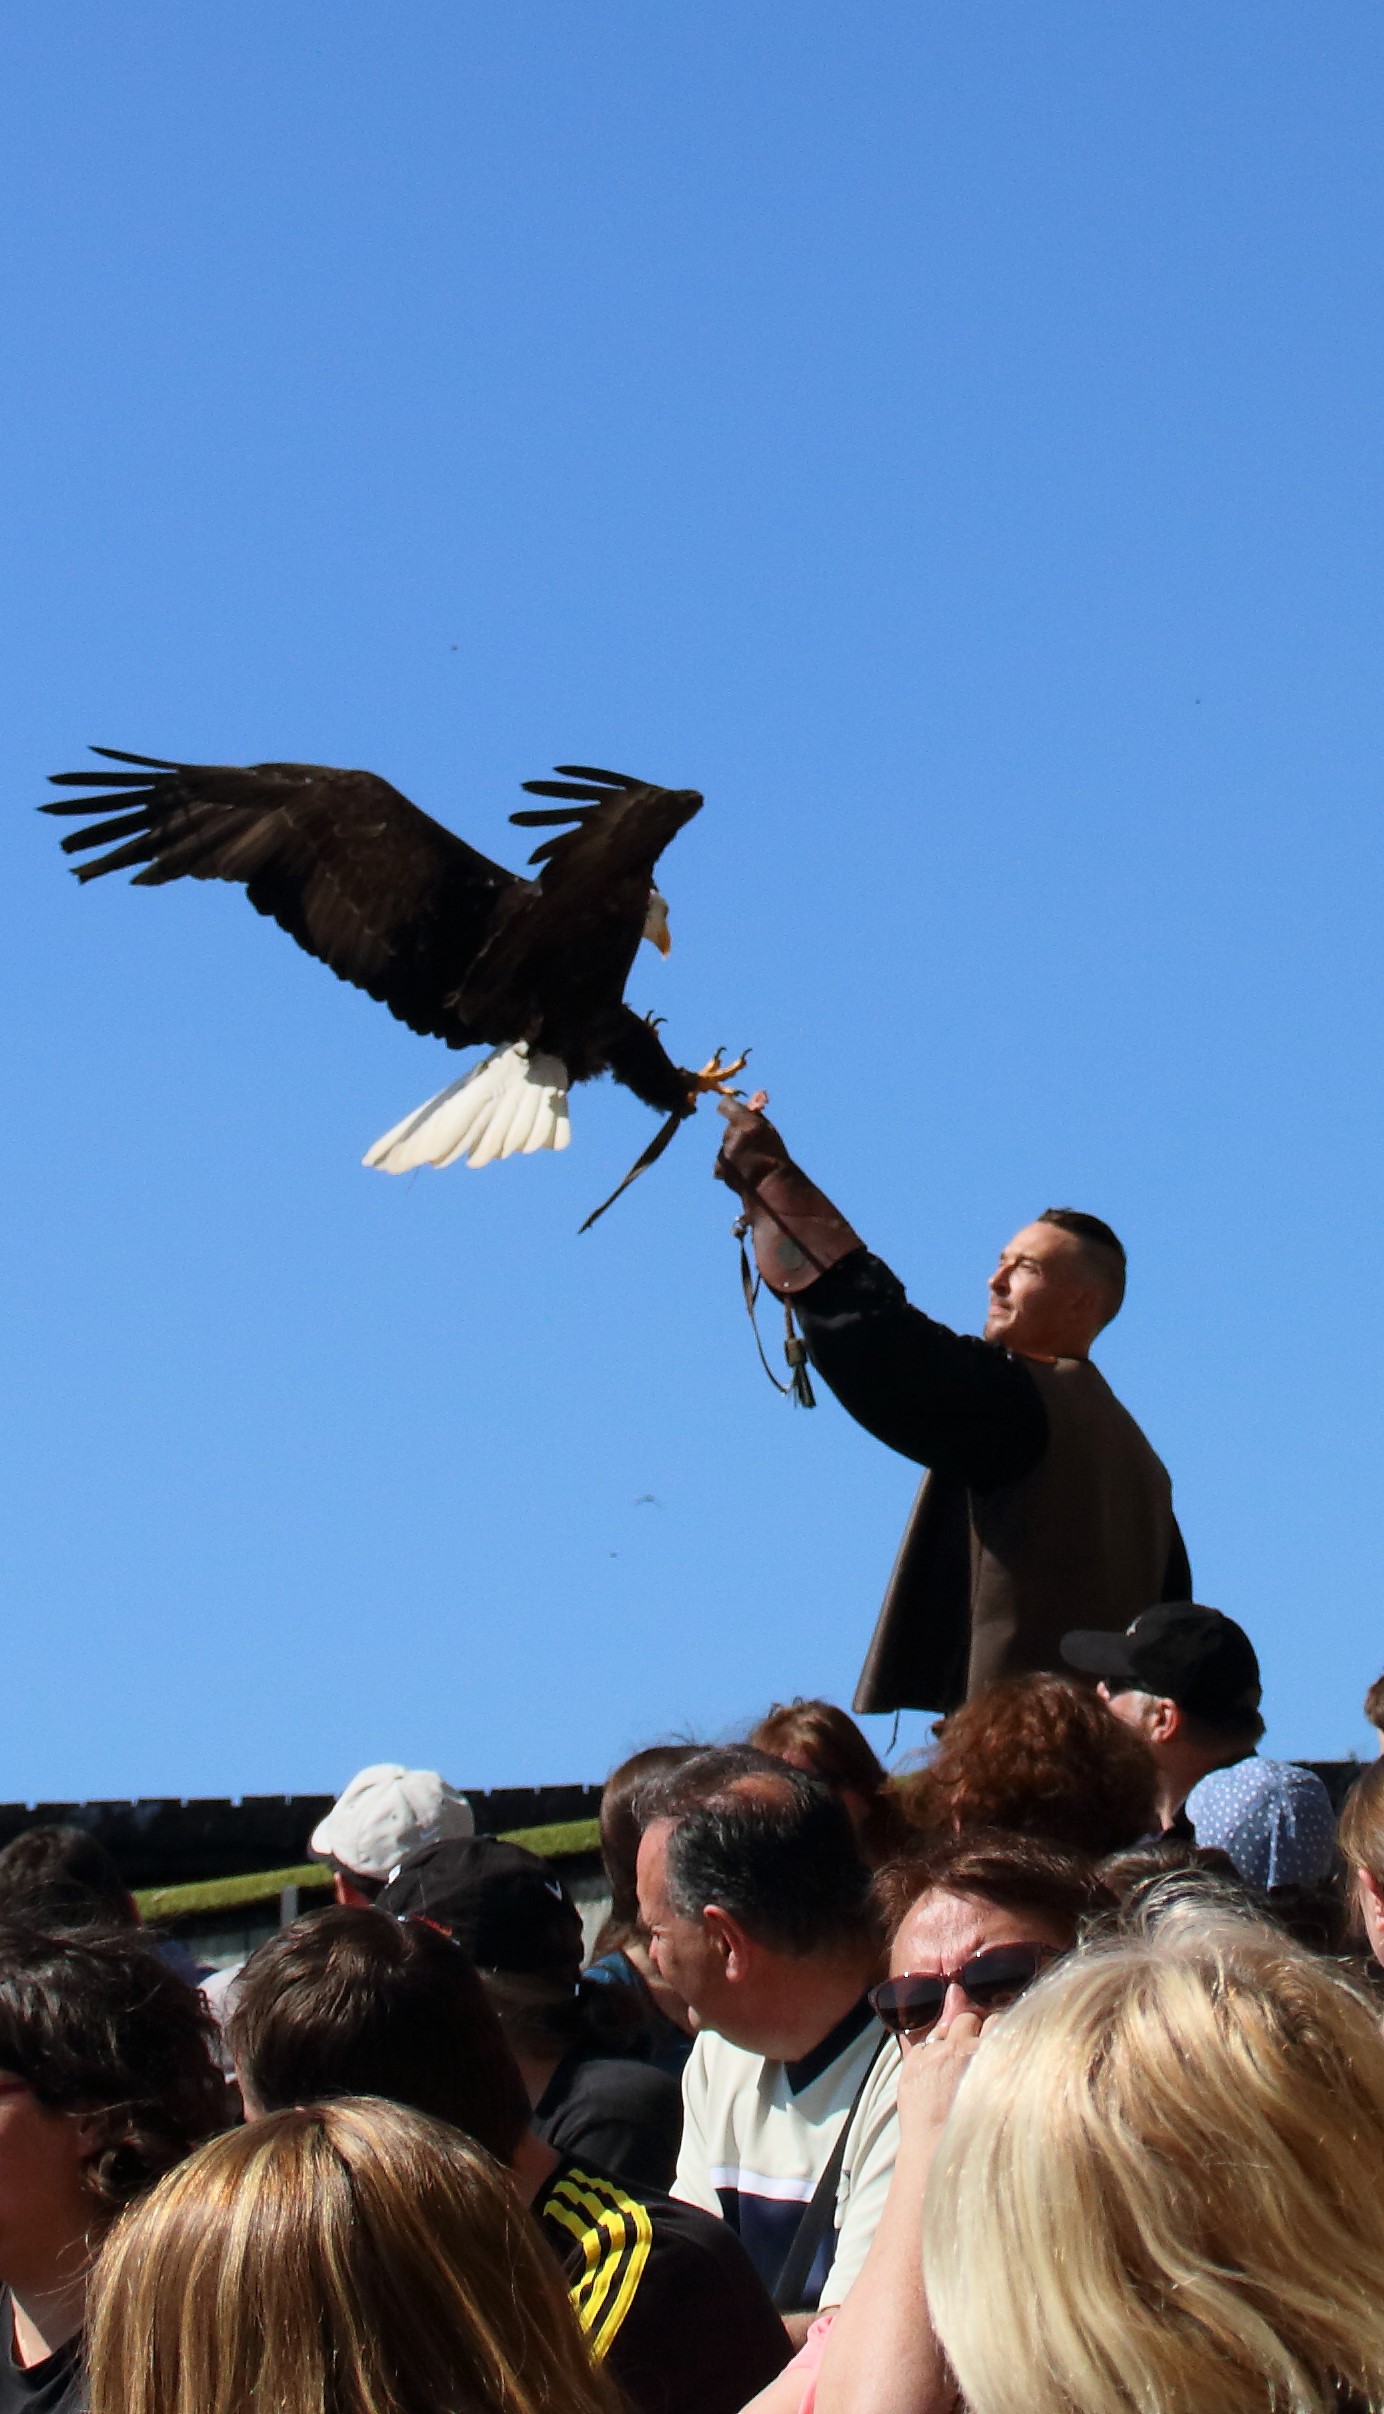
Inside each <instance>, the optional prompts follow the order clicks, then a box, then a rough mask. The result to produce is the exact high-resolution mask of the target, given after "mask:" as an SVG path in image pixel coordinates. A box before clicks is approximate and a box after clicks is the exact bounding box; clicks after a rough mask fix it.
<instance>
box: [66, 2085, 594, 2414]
mask: <svg viewBox="0 0 1384 2414" xmlns="http://www.w3.org/2000/svg"><path fill="white" fill-rule="evenodd" d="M87 2337H88V2356H89V2369H90V2388H91V2400H90V2403H91V2414H245V2409H246V2408H248V2407H250V2406H256V2407H263V2408H265V2409H266V2414H268V2410H269V2409H272V2414H440V2410H442V2409H446V2414H501V2410H503V2414H614V2409H615V2402H616V2401H615V2399H614V2397H613V2395H612V2392H611V2389H610V2385H609V2383H607V2382H606V2381H604V2380H603V2379H601V2378H600V2377H599V2376H598V2375H597V2374H596V2372H595V2370H594V2368H593V2366H592V2365H591V2363H590V2360H589V2358H588V2355H587V2352H586V2348H585V2346H584V2344H583V2341H582V2338H581V2334H580V2331H579V2330H578V2327H577V2322H576V2317H575V2315H574V2314H573V2312H572V2309H571V2307H570V2305H569V2303H568V2301H567V2295H566V2290H565V2289H564V2286H563V2282H562V2275H561V2273H560V2271H559V2270H558V2267H557V2264H556V2262H555V2261H554V2259H553V2257H552V2256H551V2254H550V2253H549V2252H548V2250H547V2248H546V2247H545V2246H544V2244H543V2242H542V2240H541V2238H540V2237H539V2236H538V2235H537V2233H536V2232H535V2230H534V2227H533V2224H532V2222H531V2220H530V2218H529V2215H528V2213H527V2212H526V2210H525V2209H524V2207H523V2206H522V2205H521V2203H520V2201H519V2199H518V2197H517V2196H516V2195H515V2193H514V2190H513V2188H512V2187H511V2186H510V2183H509V2181H508V2179H507V2178H506V2177H505V2175H504V2173H503V2172H502V2171H501V2170H500V2169H499V2166H498V2165H497V2164H495V2163H493V2162H492V2161H491V2160H490V2158H489V2156H488V2155H487V2154H485V2153H484V2152H483V2151H482V2150H481V2149H480V2148H479V2147H478V2146H474V2145H472V2143H471V2141H470V2140H469V2139H468V2138H465V2137H463V2136H462V2135H461V2133H460V2132H459V2131H458V2130H455V2129H451V2128H448V2127H447V2126H446V2125H445V2124H444V2123H442V2122H441V2121H433V2120H429V2119H427V2118H426V2117H425V2115H423V2114H422V2113H417V2112H410V2111H406V2110H405V2109H404V2107H403V2106H401V2105H397V2104H387V2103H384V2102H382V2101H381V2100H379V2099H377V2098H374V2097H342V2098H340V2099H339V2100H338V2101H337V2102H335V2103H331V2104H321V2105H310V2106H306V2107H304V2106H298V2107H295V2108H294V2109H293V2110H291V2111H285V2112H277V2113H271V2114H269V2115H268V2116H267V2117H266V2118H265V2119H263V2120H259V2121H255V2122H253V2123H252V2124H251V2125H250V2126H249V2127H248V2128H245V2129H238V2130H233V2131H232V2132H230V2134H229V2135H227V2136H224V2137H219V2138H215V2139H214V2140H213V2141H212V2142H211V2143H210V2144H209V2145H206V2146H204V2147H202V2148H201V2149H200V2151H199V2152H198V2153H196V2154H194V2155H192V2156H191V2157H190V2159H189V2160H188V2161H187V2162H185V2163H182V2164H180V2165H179V2167H178V2168H177V2169H176V2170H174V2171H171V2172H170V2173H169V2174H168V2175H167V2177H166V2178H164V2179H163V2180H162V2181H161V2182H160V2183H159V2185H158V2187H156V2188H155V2189H154V2190H153V2191H152V2193H151V2194H150V2195H148V2196H147V2197H145V2198H144V2199H143V2200H142V2202H141V2203H140V2204H138V2205H137V2206H135V2207H134V2208H132V2210H131V2211H130V2212H129V2213H128V2214H127V2215H126V2216H125V2218H124V2219H123V2220H122V2221H120V2222H119V2223H118V2225H117V2226H116V2228H115V2230H114V2231H113V2233H112V2235H111V2237H110V2239H109V2240H108V2242H107V2244H106V2246H105V2248H104V2250H103V2252H102V2255H101V2258H100V2262H99V2264H98V2266H97V2273H96V2280H95V2285H94V2289H93V2294H92V2299H91V2306H90V2312H89V2321H88V2333H87Z"/></svg>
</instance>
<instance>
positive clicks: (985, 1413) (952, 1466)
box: [793, 1249, 1048, 1492]
mask: <svg viewBox="0 0 1384 2414" xmlns="http://www.w3.org/2000/svg"><path fill="white" fill-rule="evenodd" d="M793 1305H794V1308H795V1309H796V1311H797V1315H798V1319H799V1322H800V1323H801V1325H802V1329H803V1335H804V1338H805V1339H806V1342H807V1346H808V1349H809V1351H810V1353H811V1357H812V1363H813V1365H814V1366H815V1367H816V1368H817V1370H818V1372H819V1373H820V1375H821V1376H822V1379H823V1381H824V1382H826V1383H829V1384H830V1386H831V1388H832V1390H833V1391H834V1392H835V1394H836V1397H837V1399H838V1400H839V1401H840V1402H841V1405H842V1407H843V1408H844V1409H846V1410H847V1411H848V1413H849V1414H850V1415H851V1416H853V1417H854V1418H855V1420H856V1423H857V1424H858V1425H863V1426H864V1427H865V1430H866V1432H867V1433H872V1434H873V1435H874V1436H875V1439H876V1440H877V1441H880V1442H884V1443H886V1444H887V1446H888V1447H889V1449H891V1450H898V1451H900V1452H901V1453H902V1455H903V1456H904V1457H905V1458H911V1459H915V1460H916V1461H917V1463H918V1465H919V1466H920V1467H934V1468H936V1470H937V1472H938V1473H939V1474H941V1475H949V1476H953V1477H954V1478H955V1479H956V1480H957V1482H959V1483H963V1484H966V1485H969V1486H970V1487H971V1488H972V1489H974V1490H975V1491H977V1492H988V1491H992V1490H993V1489H994V1487H995V1486H996V1485H997V1484H1012V1483H1017V1482H1018V1481H1019V1479H1020V1477H1021V1476H1024V1475H1027V1474H1028V1473H1029V1471H1030V1469H1031V1468H1033V1467H1036V1466H1037V1464H1038V1461H1039V1459H1040V1458H1041V1457H1042V1455H1043V1452H1044V1450H1045V1449H1046V1448H1047V1443H1048V1419H1047V1411H1046V1409H1045V1408H1044V1406H1043V1402H1042V1399H1041V1397H1040V1395H1039V1391H1038V1386H1037V1384H1036V1383H1035V1382H1034V1380H1033V1377H1032V1375H1031V1374H1030V1373H1029V1371H1028V1368H1027V1367H1026V1366H1025V1365H1024V1363H1023V1360H1022V1359H1021V1358H1014V1357H1011V1356H1010V1354H1009V1352H1008V1351H1007V1350H1003V1349H1000V1348H998V1347H997V1345H996V1344H995V1343H994V1342H993V1341H981V1340H979V1339H978V1338H977V1337H976V1336H975V1335H974V1334H972V1333H954V1332H952V1330H951V1328H950V1326H949V1325H945V1324H938V1323H937V1322H936V1321H935V1319H934V1318H933V1317H931V1316H925V1315H924V1314H923V1312H922V1309H921V1308H915V1307H912V1306H911V1305H910V1304H909V1300H908V1295H907V1293H906V1292H905V1290H904V1287H903V1284H902V1283H901V1282H900V1281H899V1278H898V1276H897V1274H893V1273H891V1272H890V1269H889V1268H888V1266H886V1265H885V1264H884V1263H883V1261H882V1259H880V1258H878V1257H875V1256H873V1255H872V1253H871V1252H870V1251H869V1250H868V1249H855V1250H853V1251H852V1252H851V1255H850V1256H849V1257H843V1258H842V1259H841V1260H840V1262H839V1264H837V1265H834V1266H832V1267H830V1268H829V1269H828V1271H827V1272H826V1273H825V1274H823V1275H820V1276H819V1277H818V1279H817V1281H816V1282H814V1283H813V1284H811V1285H810V1287H809V1288H808V1289H807V1290H805V1291H801V1292H799V1294H798V1296H797V1298H796V1299H795V1300H794V1302H793Z"/></svg>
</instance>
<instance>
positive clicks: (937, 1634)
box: [716, 1098, 1191, 1711]
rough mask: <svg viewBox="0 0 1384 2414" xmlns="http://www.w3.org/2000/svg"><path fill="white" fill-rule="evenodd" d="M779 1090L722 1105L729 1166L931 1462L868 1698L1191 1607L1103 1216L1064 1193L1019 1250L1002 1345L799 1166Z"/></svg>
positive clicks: (833, 1373) (930, 1691)
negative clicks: (949, 1307) (917, 1278)
mask: <svg viewBox="0 0 1384 2414" xmlns="http://www.w3.org/2000/svg"><path fill="white" fill-rule="evenodd" d="M762 1103H763V1100H762V1098H760V1099H756V1100H755V1101H753V1102H752V1103H751V1105H749V1106H740V1105H737V1104H728V1105H727V1106H726V1107H724V1108H723V1109H722V1112H723V1113H724V1114H725V1117H726V1121H727V1125H728V1130H727V1135H726V1139H725V1141H724V1144H723V1146H722V1149H721V1154H720V1156H719V1158H718V1159H717V1163H716V1171H717V1174H718V1175H719V1177H720V1179H721V1180H722V1181H724V1182H726V1183H728V1184H729V1185H730V1187H731V1189H732V1190H734V1191H736V1192H737V1193H738V1195H739V1197H740V1199H741V1202H742V1205H743V1207H744V1210H745V1216H746V1220H747V1223H748V1227H749V1231H750V1234H751V1237H752V1239H753V1244H754V1250H755V1259H756V1263H757V1265H758V1267H759V1271H760V1273H761V1275H762V1276H763V1278H764V1281H765V1283H766V1285H767V1286H768V1288H769V1289H770V1290H771V1291H773V1292H774V1293H775V1294H776V1295H777V1296H778V1297H779V1298H781V1299H787V1300H789V1301H791V1303H792V1307H793V1310H794V1312H795V1314H796V1315H797V1318H798V1321H799V1323H800V1325H801V1327H802V1330H803V1334H804V1336H805V1338H806V1341H807V1346H808V1350H809V1352H810V1354H811V1358H812V1363H813V1365H814V1366H815V1367H816V1368H817V1370H818V1372H819V1373H820V1374H821V1375H822V1377H823V1378H824V1380H825V1381H826V1382H827V1383H829V1384H830V1386H831V1388H832V1390H833V1391H834V1392H835V1393H836V1396H837V1398H838V1399H839V1400H840V1402H841V1404H842V1406H843V1407H844V1408H846V1409H848V1410H849V1412H850V1414H851V1415H852V1416H853V1417H854V1418H855V1419H856V1421H857V1423H858V1424H861V1425H863V1426H865V1428H866V1430H867V1431H868V1432H870V1433H873V1434H874V1435H876V1437H877V1438H878V1439H879V1440H880V1441H882V1442H887V1443H888V1445H889V1447H890V1448H891V1449H893V1450H898V1451H901V1452H902V1454H903V1455H904V1457H906V1458H911V1459H915V1460H917V1461H918V1463H919V1464H920V1465H922V1466H924V1467H926V1468H928V1469H929V1470H930V1472H929V1473H928V1475H927V1476H926V1478H925V1479H924V1482H923V1484H922V1487H921V1489H920V1491H919V1493H918V1496H917V1499H916V1501H915V1503H914V1506H913V1511H912V1514H911V1516H910V1518H909V1521H908V1525H907V1528H906V1529H905V1533H904V1538H903V1542H902V1545H901V1547H900V1550H899V1555H898V1558H897V1560H896V1562H895V1565H894V1571H893V1574H892V1575H891V1577H890V1579H889V1585H888V1589H887V1591H886V1593H885V1596H884V1603H883V1607H882V1608H881V1610H880V1614H879V1620H878V1623H877V1624H876V1627H875V1632H874V1636H873V1639H872V1641H871V1644H870V1648H869V1651H868V1653H867V1655H866V1660H865V1665H864V1668H863V1669H862V1671H861V1676H860V1682H859V1684H858V1686H857V1688H856V1694H855V1705H854V1706H855V1708H856V1709H857V1710H863V1711H871V1710H875V1711H878V1710H900V1709H911V1710H950V1709H954V1708H955V1707H956V1705H957V1704H958V1703H959V1702H961V1701H963V1700H966V1699H969V1698H970V1697H971V1696H973V1695H974V1694H976V1693H979V1692H982V1691H983V1690H984V1688H985V1687H986V1686H987V1685H991V1684H994V1683H996V1682H998V1681H999V1680H1000V1679H1001V1678H1004V1677H1010V1676H1020V1675H1025V1674H1027V1673H1029V1672H1030V1671H1032V1670H1034V1669H1061V1668H1062V1667H1063V1661H1062V1656H1061V1640H1062V1636H1063V1634H1064V1633H1065V1632H1066V1631H1067V1630H1068V1629H1069V1628H1070V1627H1072V1626H1074V1625H1078V1624H1079V1625H1081V1626H1082V1627H1085V1628H1099V1629H1104V1630H1106V1631H1109V1632H1120V1631H1123V1629H1124V1628H1125V1627H1126V1626H1128V1625H1129V1623H1130V1621H1131V1619H1133V1618H1135V1617H1137V1616H1138V1615H1139V1613H1140V1612H1141V1611H1142V1610H1145V1609H1147V1608H1148V1606H1149V1603H1150V1602H1151V1601H1166V1600H1186V1599H1188V1598H1189V1597H1190V1593H1191V1574H1190V1570H1189V1567H1188V1563H1187V1553H1186V1550H1185V1548H1184V1546H1183V1542H1182V1537H1181V1535H1180V1533H1179V1532H1178V1528H1177V1521H1176V1519H1175V1518H1174V1516H1173V1507H1172V1486H1171V1484H1170V1483H1169V1480H1168V1475H1167V1472H1166V1470H1165V1468H1164V1467H1163V1465H1162V1464H1161V1462H1160V1461H1159V1459H1158V1458H1157V1457H1156V1456H1155V1454H1154V1452H1153V1450H1152V1449H1151V1447H1150V1445H1149V1443H1148V1442H1147V1441H1146V1440H1145V1438H1144V1436H1143V1434H1142V1433H1141V1432H1140V1430H1139V1428H1138V1426H1137V1425H1136V1424H1135V1422H1134V1419H1133V1418H1132V1417H1131V1416H1130V1415H1129V1413H1128V1411H1127V1410H1126V1409H1124V1408H1122V1407H1121V1405H1120V1403H1119V1401H1118V1400H1117V1399H1116V1398H1115V1395H1114V1393H1113V1392H1112V1391H1111V1390H1110V1388H1109V1385H1108V1384H1107V1383H1106V1382H1105V1380H1104V1377H1103V1376H1101V1375H1100V1374H1098V1373H1097V1371H1096V1369H1095V1367H1094V1366H1092V1364H1091V1362H1090V1350H1091V1345H1092V1343H1093V1342H1094V1340H1095V1338H1096V1335H1097V1334H1098V1333H1099V1332H1100V1331H1101V1329H1102V1327H1103V1326H1104V1325H1106V1324H1108V1323H1109V1322H1110V1320H1111V1318H1112V1317H1113V1316H1115V1315H1116V1314H1117V1313H1118V1311H1119V1307H1120V1303H1121V1301H1122V1299H1123V1297H1124V1281H1125V1255H1124V1250H1123V1249H1122V1247H1121V1245H1120V1243H1119V1241H1118V1240H1117V1239H1116V1237H1115V1235H1114V1233H1113V1232H1112V1231H1111V1230H1110V1227H1109V1225H1108V1224H1103V1223H1102V1222H1101V1221H1100V1220H1099V1218H1098V1217H1096V1216H1090V1215H1083V1214H1080V1213H1078V1212H1077V1211H1076V1210H1075V1209H1072V1208H1066V1207H1050V1208H1049V1209H1048V1210H1047V1211H1046V1213H1045V1214H1043V1215H1042V1216H1040V1217H1039V1218H1038V1219H1037V1221H1036V1222H1035V1223H1032V1224H1027V1225H1025V1227H1024V1229H1023V1230H1022V1231H1021V1232H1019V1233H1016V1234H1015V1237H1014V1239H1013V1240H1012V1241H1011V1242H1010V1243H1009V1245H1008V1247H1007V1248H1006V1249H1004V1250H1003V1251H1002V1252H1001V1255H1000V1262H999V1265H998V1267H997V1268H996V1270H995V1272H994V1274H992V1275H991V1277H990V1310H989V1314H988V1316H987V1318H986V1323H985V1332H984V1336H983V1338H981V1339H976V1338H974V1337H973V1336H971V1335H969V1334H959V1333H953V1332H951V1331H949V1330H948V1328H947V1326H946V1325H942V1324H937V1323H935V1322H934V1321H933V1320H932V1318H931V1317H928V1316H925V1315H923V1314H922V1312H921V1310H920V1309H918V1308H915V1307H911V1306H910V1305H909V1303H908V1299H907V1297H906V1295H905V1293H904V1289H903V1285H902V1284H901V1283H900V1282H899V1280H898V1278H897V1276H896V1275H894V1274H891V1272H890V1271H889V1268H888V1267H887V1266H885V1265H883V1264H881V1262H880V1260H879V1259H878V1258H877V1257H874V1256H872V1255H871V1253H870V1251H869V1250H868V1249H867V1248H866V1247H865V1245H864V1243H863V1242H862V1241H861V1239H860V1236H859V1234H858V1233H856V1232H855V1231H853V1230H852V1228H851V1226H850V1225H849V1224H848V1223H847V1222H846V1220H845V1218H844V1216H842V1215H840V1214H839V1213H838V1211H837V1210H836V1208H835V1207H833V1206H832V1204H831V1202H830V1200H829V1199H827V1198H825V1197H824V1196H823V1194H822V1192H821V1191H820V1190H818V1189H817V1187H816V1185H815V1184H814V1183H812V1182H811V1181H809V1179H808V1177H807V1176H806V1174H804V1173H803V1172H802V1170H801V1168H800V1167H799V1166H797V1165H795V1164H794V1163H793V1160H792V1158H791V1157H790V1156H789V1154H788V1151H787V1149H786V1148H785V1147H784V1144H783V1141H782V1140H781V1138H780V1137H779V1134H778V1133H777V1132H776V1131H775V1129H774V1126H773V1125H772V1124H771V1123H769V1122H767V1121H766V1120H765V1118H764V1115H763V1114H762V1112H760V1111H759V1109H760V1106H761V1105H762Z"/></svg>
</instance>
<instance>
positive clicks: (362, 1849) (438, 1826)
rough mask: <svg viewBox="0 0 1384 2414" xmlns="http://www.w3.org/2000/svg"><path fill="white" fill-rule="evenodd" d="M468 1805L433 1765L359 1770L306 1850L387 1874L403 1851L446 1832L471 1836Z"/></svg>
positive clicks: (363, 1873)
mask: <svg viewBox="0 0 1384 2414" xmlns="http://www.w3.org/2000/svg"><path fill="white" fill-rule="evenodd" d="M475 1832H476V1822H475V1819H474V1817H473V1815H472V1811H471V1805H470V1803H469V1802H468V1801H467V1799H466V1796H465V1795H464V1794H459V1793H458V1792H457V1790H456V1787H455V1786H454V1785H448V1783H447V1781H446V1779H445V1777H439V1776H438V1773H437V1771H436V1769H406V1768H405V1767H404V1766H403V1764H402V1762H400V1761H397V1760H381V1761H377V1762H376V1764H375V1766H374V1767H373V1768H368V1769H360V1770H359V1771H358V1772H357V1774H356V1775H355V1776H354V1777H353V1778H352V1779H351V1782H350V1784H349V1785H348V1786H347V1788H346V1791H345V1793H344V1794H339V1795H338V1797H337V1799H336V1801H335V1802H334V1803H333V1804H332V1807H331V1809H330V1810H329V1811H328V1813H327V1816H326V1818H325V1819H324V1820H323V1821H322V1823H321V1825H320V1827H316V1828H314V1829H313V1832H312V1838H311V1841H310V1843H309V1845H308V1850H309V1852H311V1853H312V1854H314V1855H315V1857H316V1858H317V1859H318V1860H319V1861H339V1862H340V1863H341V1865H342V1867H343V1868H344V1869H350V1870H354V1871H355V1873H356V1875H357V1876H358V1877H363V1878H378V1879H381V1880H383V1879H386V1878H387V1877H388V1876H389V1873H390V1871H391V1870H393V1869H397V1868H398V1866H399V1863H400V1862H401V1861H402V1859H403V1857H404V1855H405V1853H406V1852H413V1851H415V1850H416V1849H417V1847H418V1846H419V1845H420V1844H433V1843H437V1842H439V1841H440V1840H441V1839H442V1838H443V1837H447V1836H473V1835H474V1834H475Z"/></svg>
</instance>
